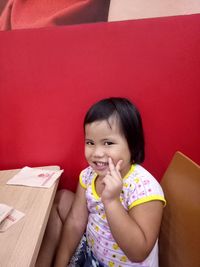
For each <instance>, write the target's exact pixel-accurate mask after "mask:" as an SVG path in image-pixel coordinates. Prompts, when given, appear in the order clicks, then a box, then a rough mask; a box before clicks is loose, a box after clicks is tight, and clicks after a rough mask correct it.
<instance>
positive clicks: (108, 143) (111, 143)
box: [104, 141, 114, 146]
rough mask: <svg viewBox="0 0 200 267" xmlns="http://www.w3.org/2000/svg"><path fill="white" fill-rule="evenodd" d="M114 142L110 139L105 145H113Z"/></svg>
mask: <svg viewBox="0 0 200 267" xmlns="http://www.w3.org/2000/svg"><path fill="white" fill-rule="evenodd" d="M113 144H114V143H113V142H110V141H106V142H105V143H104V145H105V146H111V145H113Z"/></svg>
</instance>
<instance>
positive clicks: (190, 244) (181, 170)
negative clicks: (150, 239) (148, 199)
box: [159, 152, 200, 267]
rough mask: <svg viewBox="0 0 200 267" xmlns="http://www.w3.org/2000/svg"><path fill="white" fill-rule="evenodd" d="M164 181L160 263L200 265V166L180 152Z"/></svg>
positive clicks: (172, 266)
mask: <svg viewBox="0 0 200 267" xmlns="http://www.w3.org/2000/svg"><path fill="white" fill-rule="evenodd" d="M161 184H162V187H163V190H164V193H165V197H166V200H167V205H166V207H165V209H164V216H163V221H162V226H161V233H160V242H159V247H160V267H192V266H196V267H199V266H200V253H199V248H200V166H199V165H197V164H196V163H194V162H193V161H192V160H190V159H189V158H187V157H186V156H185V155H183V154H182V153H180V152H177V153H176V154H175V156H174V157H173V159H172V161H171V163H170V165H169V167H168V169H167V171H166V172H165V174H164V177H163V179H162V182H161Z"/></svg>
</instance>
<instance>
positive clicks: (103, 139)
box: [85, 116, 131, 177]
mask: <svg viewBox="0 0 200 267" xmlns="http://www.w3.org/2000/svg"><path fill="white" fill-rule="evenodd" d="M85 157H86V160H87V162H88V164H89V165H90V166H91V167H92V168H93V169H94V171H95V172H96V173H97V174H98V175H99V176H101V177H104V176H105V175H106V173H107V172H108V171H109V166H108V158H109V157H110V158H111V159H112V160H113V163H114V165H116V164H117V162H118V161H119V160H123V162H122V164H121V170H120V172H121V176H122V177H124V176H125V175H126V173H127V172H128V171H129V169H130V167H131V153H130V151H129V147H128V143H127V141H126V138H125V137H124V135H123V134H122V133H121V131H120V128H119V122H118V120H117V118H116V117H115V116H111V117H110V118H109V119H108V121H107V120H102V121H95V122H92V123H89V124H86V126H85Z"/></svg>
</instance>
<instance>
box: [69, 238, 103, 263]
mask: <svg viewBox="0 0 200 267" xmlns="http://www.w3.org/2000/svg"><path fill="white" fill-rule="evenodd" d="M68 267H106V265H105V264H103V263H101V262H99V261H98V260H97V259H96V258H95V256H94V255H93V253H92V251H91V249H90V248H89V247H88V245H87V240H86V236H85V235H84V236H83V237H82V239H81V242H80V244H79V246H78V248H77V250H76V252H75V254H74V255H73V257H72V259H71V261H70V264H69V265H68Z"/></svg>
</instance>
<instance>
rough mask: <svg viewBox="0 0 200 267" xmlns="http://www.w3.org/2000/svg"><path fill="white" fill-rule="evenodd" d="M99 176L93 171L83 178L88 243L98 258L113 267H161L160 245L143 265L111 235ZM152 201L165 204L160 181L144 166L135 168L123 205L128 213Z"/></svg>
mask: <svg viewBox="0 0 200 267" xmlns="http://www.w3.org/2000/svg"><path fill="white" fill-rule="evenodd" d="M96 178H97V174H96V173H95V172H94V170H93V169H92V168H91V167H88V168H86V169H84V170H83V171H82V172H81V174H80V184H81V186H82V187H83V188H85V189H86V199H87V207H88V210H89V217H88V224H87V230H86V236H87V242H88V245H89V247H90V248H91V250H92V252H93V254H94V256H95V257H96V258H97V259H98V260H99V261H100V262H102V263H104V264H105V265H107V266H109V267H122V266H134V267H141V266H143V267H158V242H156V244H155V245H154V247H153V249H152V251H151V253H150V254H149V256H148V257H147V258H146V259H145V260H144V261H143V262H141V263H138V262H137V263H134V262H131V261H130V260H129V259H128V258H127V257H126V255H125V254H124V252H123V251H122V250H121V249H120V247H119V246H118V244H117V243H116V242H115V240H114V238H113V236H112V233H111V231H110V228H109V225H108V222H107V219H106V215H105V210H104V205H103V203H102V202H101V198H100V197H99V196H98V194H97V192H96V189H95V179H96ZM152 200H160V201H163V202H164V203H165V199H164V194H163V191H162V188H161V186H160V184H159V183H158V181H157V180H156V179H155V178H154V177H153V176H152V175H151V174H150V173H149V172H148V171H147V170H145V169H144V168H143V167H142V166H140V165H138V164H134V165H132V166H131V169H130V170H129V172H128V173H127V175H126V176H125V177H124V178H123V189H122V191H121V194H120V201H121V203H122V205H123V207H124V208H125V209H126V210H130V209H131V208H132V207H134V206H136V205H139V204H141V203H145V202H148V201H152Z"/></svg>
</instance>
